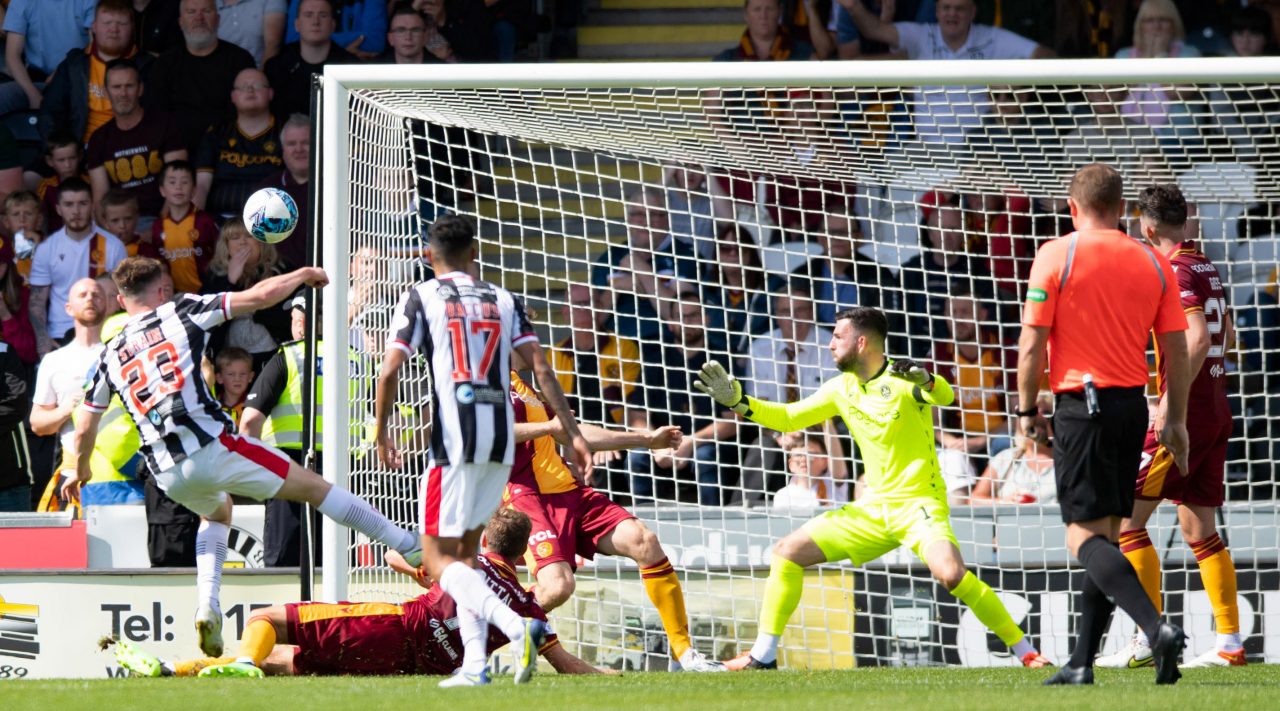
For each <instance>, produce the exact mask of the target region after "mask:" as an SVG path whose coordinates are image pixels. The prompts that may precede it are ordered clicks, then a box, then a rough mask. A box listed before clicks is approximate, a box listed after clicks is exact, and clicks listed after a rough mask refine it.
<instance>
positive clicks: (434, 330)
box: [388, 272, 538, 466]
mask: <svg viewBox="0 0 1280 711" xmlns="http://www.w3.org/2000/svg"><path fill="white" fill-rule="evenodd" d="M537 340H538V337H537V335H535V334H534V332H533V325H532V324H531V323H529V317H528V316H527V315H526V314H525V310H524V303H523V302H522V301H521V300H520V299H519V298H518V297H516V296H514V295H513V294H512V293H511V292H509V291H507V290H506V289H503V288H502V287H500V286H496V285H494V284H490V283H489V282H487V281H483V280H480V279H473V278H472V277H471V276H469V275H467V274H465V273H463V272H452V273H449V274H445V275H443V276H439V277H437V278H435V279H432V280H430V281H426V282H423V283H421V284H416V285H414V286H413V287H411V288H410V289H409V290H408V291H406V292H405V293H404V295H403V296H401V297H400V303H399V304H398V305H397V306H396V310H395V314H394V316H393V317H392V320H391V340H390V342H389V343H388V347H389V348H399V349H400V350H402V351H404V352H405V353H406V354H407V355H409V356H413V355H414V354H415V353H422V354H423V356H424V357H425V358H426V359H427V361H428V362H429V363H430V364H431V379H432V398H431V409H432V418H431V421H432V422H433V423H434V426H433V427H432V428H431V463H432V466H436V465H447V464H451V463H452V464H462V463H475V462H495V463H502V464H507V465H510V464H512V463H513V460H514V456H515V424H514V415H513V413H512V410H511V401H510V400H509V399H508V397H507V389H508V388H509V387H510V386H511V375H510V363H511V350H512V349H513V348H516V347H518V346H520V345H522V344H524V343H529V342H535V343H536V342H537Z"/></svg>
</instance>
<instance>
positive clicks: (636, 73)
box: [312, 57, 1280, 601]
mask: <svg viewBox="0 0 1280 711" xmlns="http://www.w3.org/2000/svg"><path fill="white" fill-rule="evenodd" d="M1121 82H1124V83H1166V82H1196V83H1199V82H1206V83H1208V82H1232V83H1241V82H1269V83H1280V57H1267V58H1256V59H1239V58H1212V59H1195V60H1183V59H1175V60H1162V59H1126V60H1111V59H1088V60H1038V61H1009V60H1000V61H894V62H866V63H862V62H838V61H831V62H812V63H805V62H777V63H774V62H762V63H754V62H753V63H653V64H643V63H634V64H602V63H601V64H590V63H587V64H576V63H575V64H536V65H530V64H526V65H511V64H504V65H443V66H442V65H413V66H403V65H348V66H343V65H329V66H326V67H325V71H324V76H323V79H322V94H321V102H320V105H321V107H322V108H321V112H320V116H318V117H315V118H316V120H318V124H315V125H318V127H319V133H318V136H317V138H316V140H315V141H314V145H315V146H316V149H317V152H316V153H315V154H313V155H312V160H313V161H314V162H315V164H316V165H317V166H318V167H319V170H318V171H317V175H318V176H319V181H320V186H319V193H318V194H319V196H320V203H321V204H320V205H319V206H312V209H313V214H314V215H315V218H314V219H318V220H319V230H318V234H319V239H320V248H319V249H318V250H317V254H318V256H319V257H320V259H321V262H320V264H321V265H322V266H323V267H324V268H325V269H326V270H327V272H328V275H329V280H330V286H329V287H328V288H325V289H323V290H322V292H321V298H322V304H323V312H324V319H325V324H324V326H325V328H324V339H323V348H322V350H321V355H322V356H323V358H324V362H325V369H326V373H325V376H326V377H325V382H326V384H327V386H326V387H327V388H328V389H329V390H330V392H329V393H327V395H326V397H325V402H324V405H323V417H324V419H325V420H326V421H327V422H328V423H329V427H328V428H327V431H326V432H324V433H323V436H324V437H325V446H324V451H323V455H322V460H323V471H324V476H325V478H326V479H327V480H328V481H330V482H331V483H333V484H335V485H337V486H344V487H345V486H347V483H348V455H349V452H350V451H351V449H352V447H353V446H354V444H355V443H353V442H352V441H351V433H350V428H349V427H347V426H346V424H347V423H343V425H342V426H339V425H338V423H339V422H342V421H343V420H344V419H345V417H346V412H345V411H344V409H343V408H342V405H341V403H342V402H344V400H343V399H342V390H343V389H344V388H346V383H347V382H348V367H347V366H348V363H347V358H346V356H345V354H346V353H347V348H348V334H347V329H346V327H345V326H346V324H345V320H343V314H345V313H346V285H347V284H348V283H349V281H350V274H349V271H350V260H351V253H350V251H351V250H350V244H349V241H348V239H347V235H348V234H349V230H350V226H351V211H350V209H349V208H350V205H351V204H352V203H351V200H350V195H349V194H348V191H349V190H350V189H352V188H351V185H352V184H351V175H350V164H349V163H348V161H347V158H348V154H349V152H350V143H349V136H348V135H347V134H346V131H345V127H346V126H347V125H348V117H349V113H350V100H349V97H350V94H351V93H352V92H356V91H361V90H379V89H401V90H405V89H423V88H430V89H435V90H442V89H446V90H447V89H457V90H466V89H503V88H509V89H521V88H524V89H599V88H608V87H618V88H647V89H664V88H694V87H705V88H711V87H717V88H746V87H753V88H781V87H787V86H822V87H849V88H852V87H880V86H899V87H905V86H924V85H932V86H937V85H971V86H992V85H1004V84H1012V85H1017V86H1040V85H1054V84H1072V85H1078V84H1087V83H1107V84H1113V83H1121ZM501 122H502V117H501V116H494V117H492V118H491V119H490V120H489V121H488V123H489V124H490V126H491V127H496V126H497V125H500V124H501ZM480 128H481V129H482V130H484V129H485V128H486V127H485V126H480ZM1064 187H1065V186H1064ZM316 207H318V208H319V210H318V211H316ZM335 394H336V396H335ZM323 531H324V536H325V540H326V542H327V543H326V545H325V547H324V550H323V554H322V557H321V562H322V565H323V573H322V575H323V585H322V592H321V597H322V599H324V600H330V601H336V600H343V599H346V595H347V573H348V553H347V548H348V547H347V545H346V541H348V539H349V536H350V535H351V534H350V532H348V531H347V530H346V529H344V528H342V527H340V526H338V525H337V524H336V523H334V522H333V521H332V520H331V519H328V518H326V519H325V520H324V522H323ZM339 543H341V545H339Z"/></svg>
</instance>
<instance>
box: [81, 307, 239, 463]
mask: <svg viewBox="0 0 1280 711" xmlns="http://www.w3.org/2000/svg"><path fill="white" fill-rule="evenodd" d="M230 318H231V298H230V295H228V294H225V293H224V294H212V295H208V296H196V295H194V294H182V295H181V296H179V297H177V298H176V299H174V300H173V301H170V302H168V303H166V304H164V305H162V306H160V307H159V308H157V309H156V310H154V311H148V312H147V313H145V314H139V315H137V316H134V317H132V318H130V319H129V322H128V323H126V324H125V327H124V330H123V331H121V332H120V334H119V335H117V336H116V337H115V338H112V339H111V340H110V341H109V342H108V343H107V347H106V349H104V350H103V352H102V357H101V359H100V360H99V361H98V366H97V368H95V369H94V371H93V373H92V374H91V376H90V380H89V383H88V384H87V385H86V386H85V389H86V390H87V392H86V394H85V399H84V403H83V405H82V407H84V408H85V409H86V410H90V411H92V412H105V411H106V409H107V405H108V404H109V403H110V401H111V394H112V393H113V392H115V393H119V395H120V400H121V402H123V403H124V409H125V411H126V412H128V413H129V416H130V417H131V418H133V422H134V424H135V425H137V427H138V435H139V436H140V438H141V439H142V452H143V455H144V456H145V457H146V459H147V464H148V465H150V466H151V471H153V472H162V471H165V470H166V469H170V468H172V467H173V466H175V465H176V464H178V463H179V462H181V461H182V460H184V459H186V458H187V457H189V456H191V455H192V454H194V453H195V452H196V450H198V449H200V448H201V447H203V446H205V445H206V444H209V443H210V442H212V441H213V440H215V439H217V438H218V437H219V436H220V435H221V434H222V433H223V432H231V431H233V430H234V428H233V426H232V422H231V418H230V416H228V415H227V413H225V412H223V410H222V407H221V406H220V405H219V403H218V400H217V399H216V398H214V396H213V393H211V392H209V386H208V385H206V384H205V382H204V378H203V377H201V374H200V356H201V354H202V353H204V349H205V343H206V342H207V339H208V333H207V332H208V331H209V330H210V329H212V328H214V327H215V326H218V325H219V324H221V323H223V322H225V321H227V320H228V319H230Z"/></svg>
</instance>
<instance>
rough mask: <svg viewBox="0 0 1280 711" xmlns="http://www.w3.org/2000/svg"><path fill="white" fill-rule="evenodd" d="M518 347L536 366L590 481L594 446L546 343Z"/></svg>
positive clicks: (541, 384)
mask: <svg viewBox="0 0 1280 711" xmlns="http://www.w3.org/2000/svg"><path fill="white" fill-rule="evenodd" d="M516 350H517V351H519V352H520V357H521V358H523V359H524V362H525V363H528V364H529V365H531V366H532V367H533V375H534V378H535V379H536V380H537V381H538V389H539V391H541V393H542V397H543V399H544V400H546V402H547V404H548V405H550V406H551V411H552V412H554V413H555V414H556V419H558V420H560V426H561V427H563V428H564V431H565V434H567V435H569V444H570V449H572V450H573V463H574V464H575V465H577V467H578V472H580V476H581V477H582V480H583V483H586V484H590V483H591V465H592V460H591V448H590V447H589V446H588V445H587V440H586V439H585V438H584V437H583V436H582V432H580V431H579V430H578V420H577V418H576V417H574V416H573V410H572V409H571V408H570V407H569V401H568V400H567V399H565V396H564V390H563V389H561V387H560V381H559V380H556V373H555V371H554V370H552V369H551V365H550V364H548V363H547V357H546V355H544V354H543V352H542V347H541V346H539V345H538V344H537V342H535V341H529V342H526V343H522V344H520V346H519V347H518V348H517V349H516Z"/></svg>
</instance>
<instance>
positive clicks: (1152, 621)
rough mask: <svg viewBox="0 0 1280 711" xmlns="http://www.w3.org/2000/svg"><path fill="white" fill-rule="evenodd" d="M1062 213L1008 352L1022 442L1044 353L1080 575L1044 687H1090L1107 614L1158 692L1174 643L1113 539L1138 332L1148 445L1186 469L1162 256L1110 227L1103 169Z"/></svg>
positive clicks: (1174, 323)
mask: <svg viewBox="0 0 1280 711" xmlns="http://www.w3.org/2000/svg"><path fill="white" fill-rule="evenodd" d="M1067 204H1068V205H1069V206H1070V209H1071V220H1072V222H1073V223H1074V225H1075V228H1076V231H1075V232H1073V233H1071V234H1070V235H1067V236H1065V237H1062V238H1060V239H1056V240H1053V241H1051V242H1048V243H1046V244H1045V245H1044V246H1043V247H1041V248H1040V252H1039V253H1038V254H1037V255H1036V259H1035V262H1034V264H1032V266H1031V278H1030V283H1029V284H1028V287H1029V288H1028V289H1027V300H1026V305H1025V308H1024V310H1023V315H1022V335H1021V336H1020V338H1019V341H1018V398H1019V403H1018V408H1019V409H1018V429H1019V433H1020V434H1022V435H1023V436H1024V437H1029V438H1032V439H1043V437H1044V433H1045V432H1046V423H1045V422H1044V417H1043V416H1042V415H1041V414H1040V410H1039V407H1038V405H1037V404H1036V398H1037V396H1038V394H1039V391H1040V381H1041V380H1042V379H1043V378H1044V370H1045V367H1044V365H1045V351H1046V348H1047V349H1048V356H1049V358H1048V360H1049V385H1050V389H1052V390H1053V393H1054V395H1055V400H1056V402H1055V407H1054V414H1053V431H1054V434H1055V436H1056V439H1055V441H1054V447H1053V468H1054V476H1055V479H1056V482H1057V486H1058V503H1059V505H1060V507H1061V509H1062V520H1063V521H1064V522H1065V523H1066V524H1067V548H1068V549H1069V550H1070V551H1071V554H1072V555H1073V556H1075V558H1076V559H1077V560H1079V561H1080V564H1081V565H1083V566H1084V569H1085V575H1084V576H1083V577H1084V585H1083V586H1082V588H1081V591H1080V610H1081V614H1080V621H1079V623H1078V625H1079V626H1078V627H1077V630H1076V646H1075V649H1073V650H1072V652H1071V661H1070V662H1069V663H1068V664H1065V665H1063V667H1062V668H1061V669H1060V670H1058V673H1057V674H1055V675H1054V676H1053V678H1051V679H1049V680H1048V681H1047V682H1045V683H1046V684H1092V683H1093V663H1094V656H1095V655H1096V654H1097V652H1098V645H1099V643H1101V641H1102V635H1103V633H1105V632H1106V629H1107V625H1108V624H1109V622H1110V618H1111V612H1112V611H1113V610H1114V609H1115V606H1116V605H1119V606H1120V607H1121V609H1123V610H1124V611H1125V612H1127V613H1128V614H1129V617H1131V618H1133V621H1134V622H1136V623H1137V624H1138V627H1139V628H1141V629H1142V630H1143V632H1145V633H1146V635H1147V637H1148V639H1150V640H1151V641H1152V648H1153V649H1152V651H1153V658H1154V663H1155V666H1156V683H1157V684H1172V683H1175V682H1176V681H1177V680H1178V677H1179V676H1181V674H1180V673H1179V672H1178V665H1177V662H1178V656H1179V655H1180V654H1181V653H1182V647H1183V645H1184V643H1185V640H1186V635H1185V634H1184V633H1183V631H1182V630H1181V629H1180V628H1178V627H1177V626H1176V625H1172V624H1168V623H1166V622H1164V621H1163V620H1162V619H1161V616H1160V612H1159V611H1158V610H1157V609H1156V608H1155V606H1154V605H1152V604H1151V600H1150V599H1149V598H1148V597H1147V594H1146V593H1145V592H1144V591H1143V589H1142V584H1141V582H1139V580H1138V576H1137V574H1135V573H1134V570H1133V566H1132V565H1130V564H1129V561H1128V560H1126V559H1125V557H1124V555H1123V554H1122V553H1121V552H1120V549H1119V547H1118V546H1117V544H1116V540H1117V539H1118V537H1119V534H1120V522H1121V520H1122V519H1125V518H1128V517H1129V516H1131V515H1132V514H1133V497H1134V481H1135V479H1136V478H1137V475H1138V464H1139V459H1140V457H1141V456H1142V442H1143V438H1144V436H1145V432H1146V429H1147V428H1146V423H1147V402H1146V394H1145V389H1146V385H1147V378H1148V375H1147V357H1146V350H1147V341H1148V338H1149V336H1148V333H1149V332H1152V331H1154V332H1155V340H1156V344H1157V346H1158V347H1159V349H1160V351H1161V352H1163V353H1164V363H1165V377H1164V378H1163V381H1164V387H1165V402H1164V407H1163V408H1162V409H1161V414H1160V417H1159V418H1158V419H1157V421H1156V423H1155V433H1156V437H1157V438H1158V439H1159V441H1160V443H1161V444H1163V445H1164V446H1165V447H1166V449H1167V452H1168V457H1169V458H1170V459H1171V460H1173V461H1174V462H1176V463H1177V464H1178V467H1179V470H1180V471H1188V469H1187V427H1186V416H1187V383H1188V377H1187V370H1186V368H1187V341H1186V335H1185V330H1186V328H1187V319H1186V317H1185V316H1184V315H1183V313H1182V304H1181V303H1180V302H1179V300H1178V279H1177V276H1176V275H1175V274H1174V272H1173V269H1172V268H1171V267H1170V266H1169V261H1168V259H1166V258H1165V257H1164V255H1162V254H1158V253H1157V252H1156V251H1155V250H1152V249H1151V248H1150V247H1149V246H1147V245H1146V244H1143V243H1141V242H1138V241H1137V240H1134V239H1132V238H1130V237H1129V236H1128V235H1126V234H1125V233H1124V232H1121V231H1120V230H1118V229H1117V226H1118V225H1119V224H1120V218H1121V216H1122V215H1123V214H1124V180H1123V179H1122V178H1121V177H1120V174H1119V173H1118V172H1116V170H1115V169H1114V168H1112V167H1110V166H1108V165H1103V164H1101V163H1093V164H1091V165H1087V166H1085V167H1083V168H1081V169H1080V170H1079V171H1078V172H1077V173H1076V174H1075V177H1074V178H1072V180H1071V187H1070V193H1069V198H1068V200H1067Z"/></svg>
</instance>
